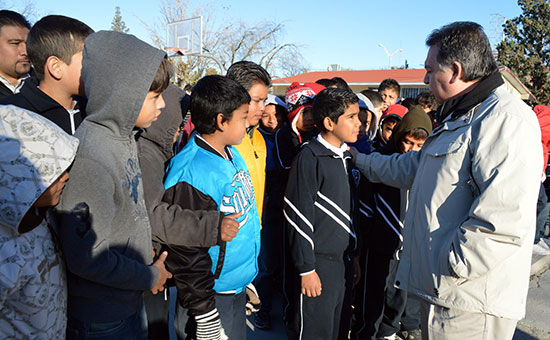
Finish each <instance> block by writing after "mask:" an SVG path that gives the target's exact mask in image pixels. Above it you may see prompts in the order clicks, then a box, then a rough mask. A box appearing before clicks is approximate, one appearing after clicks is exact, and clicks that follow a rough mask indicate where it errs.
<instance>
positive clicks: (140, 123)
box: [136, 91, 166, 129]
mask: <svg viewBox="0 0 550 340" xmlns="http://www.w3.org/2000/svg"><path fill="white" fill-rule="evenodd" d="M165 106H166V105H165V103H164V99H163V98H162V95H161V94H160V93H157V92H153V91H149V92H147V95H146V96H145V100H144V101H143V105H142V106H141V111H139V116H138V119H137V121H136V127H138V128H142V129H146V128H148V127H150V126H151V124H153V122H154V121H155V120H157V118H158V116H160V110H161V109H163V108H164V107H165Z"/></svg>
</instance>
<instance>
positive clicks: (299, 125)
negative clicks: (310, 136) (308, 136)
mask: <svg viewBox="0 0 550 340" xmlns="http://www.w3.org/2000/svg"><path fill="white" fill-rule="evenodd" d="M311 110H312V108H311V107H306V108H304V109H303V110H302V112H300V113H299V114H298V118H297V119H296V129H297V130H298V131H300V132H309V131H311V130H313V128H314V127H315V123H314V122H313V114H312V112H311Z"/></svg>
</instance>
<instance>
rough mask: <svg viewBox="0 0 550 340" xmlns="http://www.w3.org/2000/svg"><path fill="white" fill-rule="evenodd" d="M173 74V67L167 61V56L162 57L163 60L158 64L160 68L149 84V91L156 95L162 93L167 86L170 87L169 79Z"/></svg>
mask: <svg viewBox="0 0 550 340" xmlns="http://www.w3.org/2000/svg"><path fill="white" fill-rule="evenodd" d="M173 74H174V65H172V63H171V62H170V60H168V57H167V56H164V59H162V61H161V62H160V66H159V68H158V70H157V74H155V78H154V79H153V82H152V83H151V87H150V88H149V91H153V92H156V93H162V92H163V91H164V90H166V88H167V87H168V85H170V78H172V75H173Z"/></svg>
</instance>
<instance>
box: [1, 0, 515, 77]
mask: <svg viewBox="0 0 550 340" xmlns="http://www.w3.org/2000/svg"><path fill="white" fill-rule="evenodd" d="M25 1H27V2H28V1H30V2H31V3H34V6H35V8H36V11H37V13H38V16H39V17H40V16H43V15H47V14H62V15H67V16H71V17H74V18H77V19H79V20H81V21H84V22H85V23H87V24H88V25H90V26H91V27H92V28H93V29H94V30H101V29H110V27H111V20H112V18H113V15H114V12H115V6H120V8H121V12H122V18H123V20H124V21H125V22H126V25H127V26H128V27H129V28H130V33H132V34H135V35H136V36H138V37H139V38H141V39H143V40H145V41H147V42H150V39H149V35H148V33H147V31H146V29H145V27H144V25H143V24H142V23H141V22H140V20H139V19H141V20H143V21H145V22H147V23H150V24H153V23H155V22H159V21H160V7H161V0H148V1H141V0H116V1H109V0H86V1H74V0H34V1H33V0H25ZM20 2H22V1H21V0H4V1H0V4H3V5H4V6H5V7H11V9H14V10H18V9H19V8H20V6H21V5H20V4H19V3H20ZM190 3H191V5H190V6H191V8H194V6H196V4H199V1H191V2H190ZM202 3H203V4H205V3H208V2H206V1H203V2H202ZM18 6H19V7H18ZM212 8H213V17H214V20H215V22H216V23H217V24H228V23H231V22H238V21H239V20H244V21H248V22H251V23H258V22H262V21H275V22H280V23H283V24H284V26H285V32H284V37H283V38H284V40H285V42H291V43H296V44H299V45H301V46H302V48H301V51H302V55H303V56H304V58H305V60H306V62H307V64H308V65H309V67H310V69H311V70H316V71H322V70H326V68H327V66H328V65H329V64H341V65H342V67H343V68H346V69H354V70H365V69H380V68H387V67H388V57H387V55H386V53H385V52H384V50H383V49H382V48H381V47H379V46H378V44H379V43H382V44H383V45H385V46H386V47H387V49H388V50H389V52H390V53H391V52H393V51H395V50H397V49H399V48H401V49H403V52H400V53H397V55H395V56H394V57H393V60H392V66H399V65H403V64H404V63H405V60H407V62H408V64H409V67H410V68H423V65H424V59H425V56H426V51H427V49H426V47H425V45H424V41H425V39H426V36H427V35H428V34H429V33H430V32H431V31H432V30H433V29H434V28H437V27H440V26H442V25H444V24H446V23H449V22H453V21H457V20H469V21H475V22H478V23H479V24H481V25H483V27H484V28H485V31H486V33H487V34H488V35H489V37H490V38H491V36H492V35H494V34H493V31H494V27H495V25H493V24H492V16H491V14H499V15H501V16H504V17H506V18H513V17H515V16H517V15H519V14H520V13H521V10H520V8H519V6H518V5H517V1H514V0H499V1H495V0H489V1H482V0H458V1H457V0H455V1H447V0H426V1H422V0H419V1H412V0H406V1H405V0H403V1H402V0H393V1H372V0H362V1H359V0H357V1H347V0H340V1H327V0H317V1H296V0H293V1H287V0H278V1H265V0H263V1H262V0H242V1H240V0H233V1H229V0H214V1H212ZM33 19H36V18H33Z"/></svg>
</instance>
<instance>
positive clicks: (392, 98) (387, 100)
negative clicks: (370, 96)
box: [380, 89, 399, 110]
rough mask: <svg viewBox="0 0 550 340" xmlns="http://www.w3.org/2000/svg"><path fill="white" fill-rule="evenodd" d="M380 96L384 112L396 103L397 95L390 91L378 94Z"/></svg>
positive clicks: (385, 90) (386, 90)
mask: <svg viewBox="0 0 550 340" xmlns="http://www.w3.org/2000/svg"><path fill="white" fill-rule="evenodd" d="M380 95H381V96H382V99H384V106H385V108H384V110H386V109H387V108H388V107H389V106H390V105H393V104H395V103H397V97H399V93H397V92H396V91H394V90H392V89H384V90H382V91H381V92H380Z"/></svg>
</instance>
